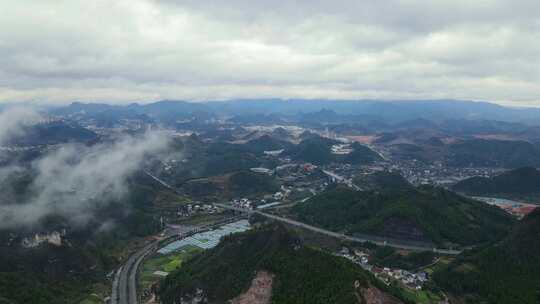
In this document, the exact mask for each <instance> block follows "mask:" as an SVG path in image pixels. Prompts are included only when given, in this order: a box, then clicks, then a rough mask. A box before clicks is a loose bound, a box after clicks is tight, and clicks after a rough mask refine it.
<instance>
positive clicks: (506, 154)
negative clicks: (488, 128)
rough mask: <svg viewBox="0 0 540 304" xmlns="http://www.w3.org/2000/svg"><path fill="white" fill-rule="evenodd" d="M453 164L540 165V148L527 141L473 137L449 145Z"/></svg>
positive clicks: (492, 165)
mask: <svg viewBox="0 0 540 304" xmlns="http://www.w3.org/2000/svg"><path fill="white" fill-rule="evenodd" d="M447 157H448V163H449V165H451V166H474V167H504V168H517V167H523V166H539V165H540V150H539V149H538V148H537V147H536V146H534V145H533V144H531V143H529V142H525V141H506V140H486V139H471V140H466V141H463V142H459V143H456V144H452V145H449V146H448V156H447Z"/></svg>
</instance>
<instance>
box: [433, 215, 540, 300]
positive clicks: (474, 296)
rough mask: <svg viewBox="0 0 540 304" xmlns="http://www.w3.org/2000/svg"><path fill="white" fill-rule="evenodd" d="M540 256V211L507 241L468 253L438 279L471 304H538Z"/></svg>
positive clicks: (511, 234) (442, 271)
mask: <svg viewBox="0 0 540 304" xmlns="http://www.w3.org/2000/svg"><path fill="white" fill-rule="evenodd" d="M539 252H540V210H536V211H534V212H532V213H531V214H529V215H528V216H527V217H525V218H524V219H523V220H522V221H521V222H520V223H519V224H517V225H516V227H515V228H514V229H513V230H512V232H511V233H510V234H509V235H508V236H507V237H506V238H504V240H502V241H501V242H499V243H495V244H493V245H490V246H486V247H482V248H478V249H476V250H474V251H470V252H465V253H464V254H462V255H461V256H459V258H458V259H456V260H455V261H454V262H453V263H452V264H450V265H449V266H448V267H446V268H444V269H443V270H441V271H439V272H437V273H435V276H434V278H435V280H436V282H437V284H438V285H440V286H441V287H443V288H445V289H447V290H449V291H451V292H452V293H454V294H456V295H458V296H460V297H462V298H464V299H466V300H467V303H469V302H470V303H505V304H513V303H516V304H517V303H537V302H538V301H539V300H540V289H539V287H540V277H539V276H538V269H540V255H538V253H539Z"/></svg>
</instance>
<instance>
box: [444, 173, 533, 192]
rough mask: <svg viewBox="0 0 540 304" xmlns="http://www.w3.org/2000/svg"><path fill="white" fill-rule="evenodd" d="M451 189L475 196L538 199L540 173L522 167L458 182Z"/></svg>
mask: <svg viewBox="0 0 540 304" xmlns="http://www.w3.org/2000/svg"><path fill="white" fill-rule="evenodd" d="M453 189H454V190H456V191H458V192H463V193H467V194H470V195H477V196H502V197H510V198H516V197H518V198H531V197H540V171H539V170H537V169H535V168H531V167H523V168H519V169H515V170H510V171H507V172H504V173H502V174H500V175H497V176H494V177H491V178H487V177H481V176H475V177H471V178H468V179H466V180H463V181H460V182H459V183H457V184H455V185H454V187H453Z"/></svg>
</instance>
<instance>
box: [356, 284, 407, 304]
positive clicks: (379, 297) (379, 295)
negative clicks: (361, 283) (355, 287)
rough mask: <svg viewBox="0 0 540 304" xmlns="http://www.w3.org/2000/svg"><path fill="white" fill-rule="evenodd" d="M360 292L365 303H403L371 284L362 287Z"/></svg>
mask: <svg viewBox="0 0 540 304" xmlns="http://www.w3.org/2000/svg"><path fill="white" fill-rule="evenodd" d="M361 292H362V296H363V298H364V300H365V303H366V304H403V303H402V302H401V301H400V300H398V299H396V298H394V297H392V296H390V295H387V294H386V293H384V292H382V291H381V290H379V289H378V288H376V287H373V286H370V287H369V288H362V289H361Z"/></svg>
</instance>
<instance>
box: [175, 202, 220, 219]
mask: <svg viewBox="0 0 540 304" xmlns="http://www.w3.org/2000/svg"><path fill="white" fill-rule="evenodd" d="M217 212H219V208H218V207H216V206H214V205H212V204H187V205H185V206H181V207H179V208H178V209H177V210H176V215H177V216H180V217H188V216H191V215H194V214H201V213H202V214H213V213H217Z"/></svg>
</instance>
